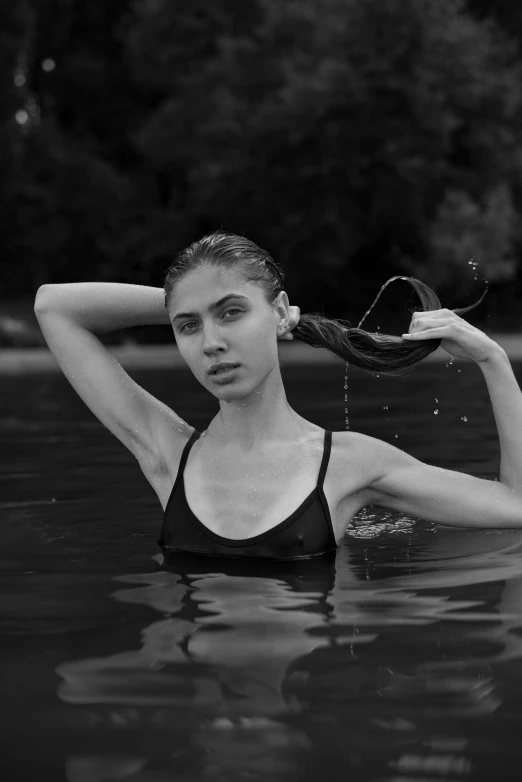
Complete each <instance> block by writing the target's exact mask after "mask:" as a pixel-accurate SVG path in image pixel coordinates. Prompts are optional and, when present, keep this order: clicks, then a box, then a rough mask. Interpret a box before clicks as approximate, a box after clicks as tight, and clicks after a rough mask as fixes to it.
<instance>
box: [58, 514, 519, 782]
mask: <svg viewBox="0 0 522 782" xmlns="http://www.w3.org/2000/svg"><path fill="white" fill-rule="evenodd" d="M520 549H521V536H520V534H519V533H506V534H491V533H484V532H481V533H477V532H469V531H460V530H441V529H439V530H437V531H436V532H435V533H434V534H426V533H425V532H424V533H423V534H422V533H421V531H420V530H419V531H418V532H415V531H414V533H413V534H412V535H411V536H410V537H409V539H408V545H407V546H406V547H405V546H404V544H403V545H402V546H397V548H396V556H395V557H393V556H390V551H391V550H392V543H391V542H390V540H387V541H386V545H383V541H382V539H381V540H378V539H374V540H371V542H367V541H362V540H356V541H351V543H350V545H349V546H346V547H342V548H341V550H340V551H339V552H338V554H337V559H336V560H334V559H330V560H327V561H325V560H321V561H311V562H299V563H284V565H277V566H276V565H275V564H273V563H269V564H268V565H263V564H262V563H253V562H248V563H237V562H230V561H228V560H220V561H219V564H218V562H217V561H214V560H213V561H212V562H210V561H209V560H208V559H206V558H199V557H190V556H189V557H174V558H173V559H171V560H169V563H168V565H167V569H164V570H161V571H158V572H153V573H150V574H131V575H126V576H119V577H116V580H117V581H119V582H122V583H124V584H126V585H129V586H127V587H125V588H123V589H118V590H117V591H116V592H114V593H113V595H112V597H113V598H114V599H115V600H117V601H120V602H124V603H134V604H140V605H146V606H148V607H150V608H152V609H154V610H155V611H157V612H158V613H159V614H161V619H159V620H157V621H155V622H152V623H151V624H149V625H147V626H146V627H144V628H143V629H142V631H141V640H142V645H141V648H139V649H136V650H130V651H125V652H119V653H117V654H112V655H109V656H106V657H97V658H88V659H83V660H76V661H70V662H66V663H62V664H61V665H59V666H58V668H57V672H58V674H59V675H60V677H61V679H62V683H61V685H60V687H59V696H60V698H61V699H62V700H63V701H66V702H68V703H73V704H111V705H112V706H118V705H120V706H124V707H126V709H127V710H126V711H125V710H123V711H119V712H118V710H116V711H115V712H114V713H115V714H118V713H119V714H120V718H121V720H122V721H123V724H122V727H123V725H124V726H126V727H127V728H130V727H136V726H137V725H139V724H140V720H141V721H142V720H148V721H149V722H150V723H153V724H154V725H155V727H156V728H157V729H159V730H162V731H170V732H175V733H176V735H177V743H178V744H179V743H181V744H182V745H184V746H186V747H188V748H189V749H190V757H191V763H192V766H193V764H194V763H196V765H197V766H198V771H197V773H196V771H195V769H194V768H193V767H192V768H191V770H190V773H189V771H187V774H186V775H185V776H183V775H180V776H177V777H176V778H177V779H178V778H179V779H187V780H188V779H197V778H199V776H198V775H197V774H198V773H202V774H204V775H210V776H212V775H218V776H220V775H222V777H223V778H224V779H227V780H228V779H230V780H234V779H236V778H237V779H239V778H241V779H243V778H245V776H247V777H249V776H252V778H254V779H274V778H281V779H283V778H285V779H286V778H292V777H293V776H294V775H295V773H296V770H297V769H300V773H301V776H300V778H302V779H305V778H306V779H308V778H310V779H314V778H317V775H318V774H320V773H321V767H322V764H324V763H327V762H330V763H331V762H332V760H331V757H332V756H331V755H330V760H329V761H328V760H327V753H326V750H327V748H329V750H330V753H333V756H338V757H339V763H342V764H343V766H344V767H345V768H346V767H350V768H352V769H353V770H356V769H357V768H362V767H363V766H364V769H365V774H367V773H369V771H370V770H371V769H372V768H373V769H374V771H375V773H379V774H382V773H384V772H385V771H386V773H389V769H390V768H392V769H394V770H395V772H394V773H395V774H396V775H399V776H395V777H394V778H395V779H398V778H399V777H400V775H404V774H407V775H411V774H416V775H420V776H422V777H423V778H425V779H431V778H433V779H435V778H436V779H441V778H444V775H446V774H447V775H449V776H450V777H451V778H452V779H458V778H463V777H466V776H468V774H469V773H470V769H471V768H472V765H473V764H472V761H471V759H470V757H469V756H467V755H466V752H467V751H468V750H467V746H468V742H467V740H466V739H463V738H460V737H459V736H458V735H456V734H455V725H456V723H455V720H469V719H476V718H477V717H482V718H484V717H487V716H488V715H491V714H493V713H494V712H495V711H496V710H497V709H498V708H499V707H500V706H501V705H502V696H501V695H500V694H499V691H498V687H497V686H496V683H495V672H494V670H493V668H492V667H491V664H492V663H495V662H498V661H499V660H503V659H506V658H509V659H514V658H520V657H521V656H522V639H521V638H520V626H521V614H520V611H521V609H520V606H522V600H521V598H522V594H521V591H522V580H521V579H522V558H521V557H520ZM380 560H382V561H380ZM209 567H212V572H208V571H207V568H209ZM477 582H480V583H482V584H486V583H488V582H489V584H490V588H489V589H488V591H487V593H484V594H482V595H481V594H480V592H479V591H478V590H477ZM441 649H443V653H442V654H441ZM137 707H141V708H137ZM144 707H150V709H152V711H149V712H148V715H145V711H144ZM447 720H450V721H451V725H452V727H450V729H449V730H448V735H446V734H445V732H444V730H443V727H442V726H444V725H445V721H446V724H447ZM434 726H437V727H436V728H435V727H434ZM427 729H429V730H431V734H430V735H431V736H432V740H431V741H429V742H426V740H425V736H426V730H427ZM180 732H181V734H182V735H180ZM433 736H435V738H433ZM195 750H197V753H195ZM120 760H121V765H118V762H119V761H118V762H117V759H116V757H113V756H112V755H111V756H107V763H108V764H109V765H108V766H105V765H104V763H105V761H104V759H103V756H101V757H96V758H94V757H88V756H85V757H79V756H74V757H71V758H69V761H68V765H67V774H68V779H69V780H70V782H84V780H85V782H87V780H89V782H96V780H98V779H99V780H102V779H103V780H105V779H122V778H125V779H127V778H129V779H132V780H140V782H141V781H142V780H143V782H148V780H150V781H151V782H152V781H153V780H154V782H157V780H159V779H167V778H168V777H163V776H161V775H158V772H157V771H156V770H155V771H152V770H151V769H150V768H149V770H147V765H149V764H150V763H153V759H151V758H150V757H147V758H145V759H143V758H136V757H135V756H134V757H133V756H122V757H121V759H120ZM115 763H116V766H114V764H115ZM85 764H87V765H85ZM85 768H88V769H89V771H88V773H89V774H90V776H85V774H86V773H87V772H85ZM82 769H83V770H82ZM94 769H97V770H94ZM111 769H112V770H111ZM82 774H84V776H82ZM96 775H98V776H96ZM308 775H309V776H308ZM441 775H443V776H442V777H441ZM390 779H391V777H390ZM408 779H411V777H410V776H408Z"/></svg>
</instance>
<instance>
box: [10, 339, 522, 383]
mask: <svg viewBox="0 0 522 782" xmlns="http://www.w3.org/2000/svg"><path fill="white" fill-rule="evenodd" d="M490 336H491V338H492V339H494V340H495V342H498V343H499V345H500V346H501V347H503V348H504V350H505V351H506V353H507V355H508V358H509V359H511V360H513V361H521V360H522V333H521V334H491V335H490ZM107 349H108V350H109V351H110V353H112V355H113V356H114V357H115V358H116V359H117V360H118V361H119V362H120V364H121V365H122V366H123V367H124V369H131V370H132V369H152V370H154V369H158V370H159V369H183V368H186V365H185V362H184V361H183V359H182V358H181V356H180V355H179V352H178V350H177V348H176V346H175V345H174V344H171V345H140V344H137V343H127V344H125V345H114V346H108V348H107ZM279 355H280V357H281V364H282V365H283V366H285V365H295V364H336V363H342V360H341V359H340V358H337V356H334V355H333V354H332V353H330V352H329V351H328V350H325V349H324V348H311V347H310V346H309V345H305V344H304V343H302V342H299V341H297V340H296V342H295V344H294V343H293V342H281V343H280V345H279ZM448 360H449V355H448V353H446V352H445V351H444V350H442V348H439V349H438V350H436V351H435V352H434V353H431V354H430V355H429V356H428V357H427V358H425V359H424V361H429V362H446V361H448ZM455 360H456V361H459V359H455ZM60 371H61V370H60V367H59V366H58V364H57V363H56V361H55V359H54V356H53V355H52V353H51V352H50V350H49V349H48V348H46V347H37V348H0V374H10V375H11V374H14V375H18V374H29V373H33V372H60Z"/></svg>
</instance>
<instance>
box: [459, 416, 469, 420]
mask: <svg viewBox="0 0 522 782" xmlns="http://www.w3.org/2000/svg"><path fill="white" fill-rule="evenodd" d="M460 420H461V421H467V420H468V418H467V416H465V415H462V416H461V417H460Z"/></svg>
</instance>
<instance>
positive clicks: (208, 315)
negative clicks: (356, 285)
mask: <svg viewBox="0 0 522 782" xmlns="http://www.w3.org/2000/svg"><path fill="white" fill-rule="evenodd" d="M168 312H169V318H170V320H171V323H172V326H173V329H174V335H175V337H176V342H177V345H178V348H179V351H180V353H181V355H182V357H183V359H184V360H185V361H186V363H187V364H188V366H189V367H190V369H191V370H192V372H193V374H194V375H195V377H196V378H197V379H198V380H199V382H200V383H201V384H202V385H203V386H205V388H207V389H208V390H209V391H210V392H211V393H212V394H213V395H214V396H215V397H217V398H218V399H222V400H223V401H232V400H234V399H242V398H244V397H246V396H248V395H249V394H251V393H252V392H253V391H255V389H256V388H257V387H258V386H259V385H261V383H263V381H264V380H265V379H266V378H267V377H268V376H269V375H270V374H271V373H272V372H273V371H274V370H275V369H276V370H277V371H278V372H279V359H278V352H277V329H278V326H279V324H280V323H281V321H283V320H287V318H288V297H287V295H286V293H284V292H282V293H280V294H279V296H278V297H277V299H276V302H275V304H274V305H273V306H272V305H270V304H269V303H268V302H267V300H266V298H265V295H264V292H263V289H262V288H261V286H260V285H258V284H256V283H252V282H247V281H245V279H244V278H243V277H242V275H241V273H240V272H239V271H237V270H234V269H228V268H226V267H223V266H210V265H207V264H205V265H202V266H199V267H198V268H197V269H195V270H194V271H191V272H189V273H188V274H186V275H185V276H184V277H182V278H181V280H179V282H177V283H176V284H175V286H174V289H173V291H172V295H171V298H170V301H169V307H168ZM218 364H224V365H225V367H224V368H223V370H218V371H216V369H217V367H216V365H218ZM226 365H233V366H232V367H229V368H228V369H227V368H226Z"/></svg>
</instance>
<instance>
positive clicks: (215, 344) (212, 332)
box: [203, 324, 226, 354]
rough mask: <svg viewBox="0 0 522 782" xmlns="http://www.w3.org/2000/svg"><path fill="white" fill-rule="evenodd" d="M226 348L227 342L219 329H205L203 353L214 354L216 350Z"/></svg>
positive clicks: (209, 326) (212, 326)
mask: <svg viewBox="0 0 522 782" xmlns="http://www.w3.org/2000/svg"><path fill="white" fill-rule="evenodd" d="M224 347H226V345H225V341H224V339H223V337H222V335H221V334H220V331H219V329H218V328H217V327H216V326H215V325H213V324H209V325H208V326H204V327H203V351H204V353H207V354H209V353H214V352H215V351H216V350H220V349H223V348H224Z"/></svg>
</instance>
